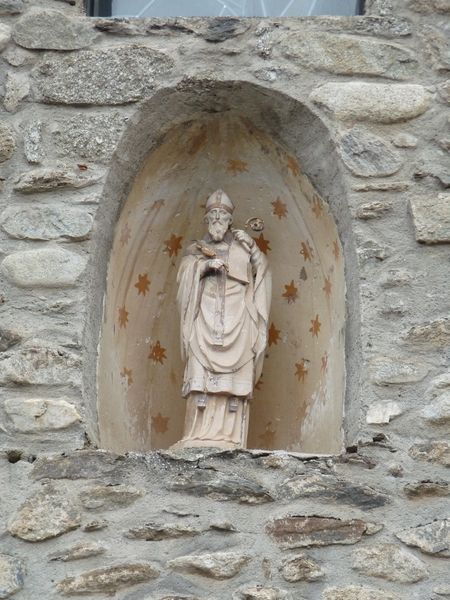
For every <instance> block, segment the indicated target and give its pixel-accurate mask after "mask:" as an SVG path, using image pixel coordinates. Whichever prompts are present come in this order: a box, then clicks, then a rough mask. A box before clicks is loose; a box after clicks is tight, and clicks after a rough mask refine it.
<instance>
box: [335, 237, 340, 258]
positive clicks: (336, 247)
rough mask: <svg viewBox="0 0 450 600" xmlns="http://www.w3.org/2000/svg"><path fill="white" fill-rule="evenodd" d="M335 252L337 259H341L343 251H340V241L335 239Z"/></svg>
mask: <svg viewBox="0 0 450 600" xmlns="http://www.w3.org/2000/svg"><path fill="white" fill-rule="evenodd" d="M333 254H334V258H335V259H336V260H339V257H340V255H341V251H340V248H339V242H338V240H334V242H333Z"/></svg>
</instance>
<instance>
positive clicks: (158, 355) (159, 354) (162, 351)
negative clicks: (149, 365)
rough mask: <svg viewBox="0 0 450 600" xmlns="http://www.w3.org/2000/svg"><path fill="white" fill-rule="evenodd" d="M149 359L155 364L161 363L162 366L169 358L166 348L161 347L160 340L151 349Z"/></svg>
mask: <svg viewBox="0 0 450 600" xmlns="http://www.w3.org/2000/svg"><path fill="white" fill-rule="evenodd" d="M148 357H149V358H150V359H151V360H152V361H153V362H159V363H161V364H164V361H165V360H166V358H167V356H166V348H163V347H162V346H161V344H160V341H159V340H158V341H157V342H156V344H153V346H152V347H151V348H150V354H149V355H148Z"/></svg>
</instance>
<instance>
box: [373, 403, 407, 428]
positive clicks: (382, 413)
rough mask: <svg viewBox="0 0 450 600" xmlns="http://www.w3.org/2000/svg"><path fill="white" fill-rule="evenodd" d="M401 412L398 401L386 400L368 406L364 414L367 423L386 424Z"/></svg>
mask: <svg viewBox="0 0 450 600" xmlns="http://www.w3.org/2000/svg"><path fill="white" fill-rule="evenodd" d="M402 413H403V409H402V407H401V406H400V404H399V403H398V402H394V401H393V400H391V401H388V402H376V403H375V404H372V405H371V406H369V408H368V410H367V414H366V423H368V424H369V425H386V424H387V423H389V422H390V421H391V419H394V418H395V417H398V416H399V415H401V414H402Z"/></svg>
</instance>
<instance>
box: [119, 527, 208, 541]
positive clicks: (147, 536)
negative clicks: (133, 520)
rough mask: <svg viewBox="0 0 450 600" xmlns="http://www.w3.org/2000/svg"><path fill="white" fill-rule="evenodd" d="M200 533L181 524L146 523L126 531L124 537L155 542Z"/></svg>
mask: <svg viewBox="0 0 450 600" xmlns="http://www.w3.org/2000/svg"><path fill="white" fill-rule="evenodd" d="M200 533H201V530H200V529H197V528H196V527H192V525H187V524H183V523H163V524H159V523H146V524H145V525H141V526H140V527H133V528H132V529H130V530H129V531H127V533H126V534H125V537H127V538H130V539H132V540H146V541H147V542H157V541H160V540H167V539H172V538H182V537H192V536H195V535H199V534H200Z"/></svg>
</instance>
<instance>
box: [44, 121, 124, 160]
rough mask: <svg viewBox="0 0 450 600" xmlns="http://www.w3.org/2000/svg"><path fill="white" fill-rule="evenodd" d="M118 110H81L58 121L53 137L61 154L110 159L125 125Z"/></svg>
mask: <svg viewBox="0 0 450 600" xmlns="http://www.w3.org/2000/svg"><path fill="white" fill-rule="evenodd" d="M125 122H126V119H125V118H124V117H123V116H122V115H120V114H119V113H112V114H109V113H106V114H96V115H92V116H88V115H83V114H81V113H79V114H77V115H75V116H73V117H70V118H68V119H64V120H63V121H62V120H60V121H57V122H55V123H54V124H53V126H52V129H51V136H52V141H53V143H54V145H55V148H56V151H57V153H58V155H59V156H61V157H71V158H82V159H85V160H87V161H93V162H108V161H109V160H110V159H111V156H112V154H113V152H114V151H115V149H116V147H117V144H118V142H119V139H120V136H121V134H122V131H123V129H124V126H125Z"/></svg>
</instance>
